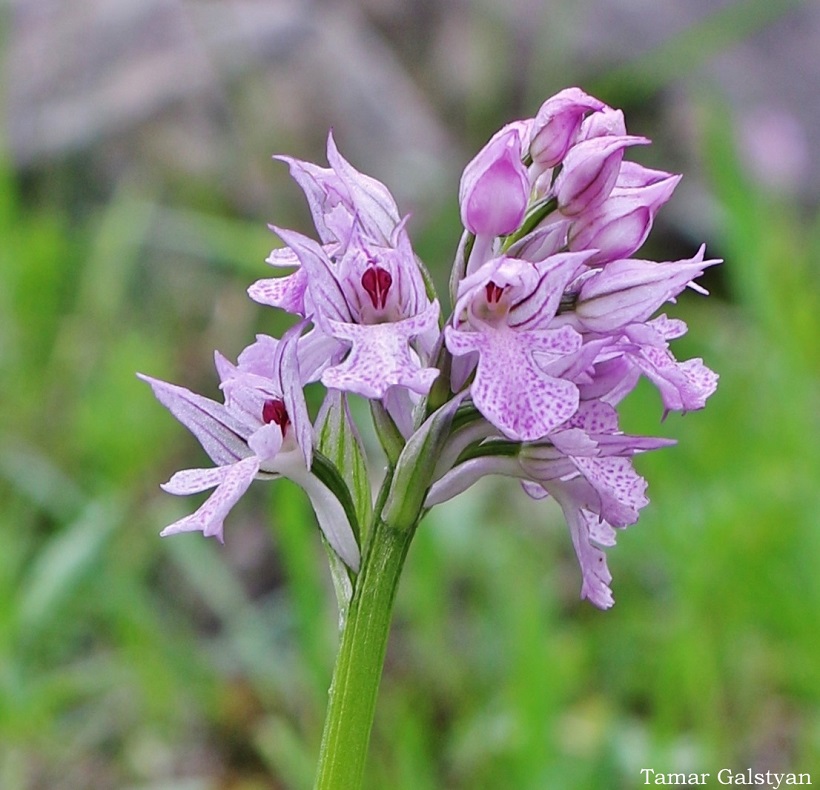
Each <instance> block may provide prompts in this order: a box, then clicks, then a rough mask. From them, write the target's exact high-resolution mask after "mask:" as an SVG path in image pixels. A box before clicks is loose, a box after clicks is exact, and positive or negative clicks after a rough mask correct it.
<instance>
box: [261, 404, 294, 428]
mask: <svg viewBox="0 0 820 790" xmlns="http://www.w3.org/2000/svg"><path fill="white" fill-rule="evenodd" d="M262 422H264V423H265V424H266V425H267V424H269V423H272V422H275V423H276V424H277V425H278V426H279V427H280V428H281V429H282V433H284V432H285V428H287V427H288V425H290V417H288V410H287V409H286V408H285V402H284V401H283V400H280V399H279V398H272V399H271V400H266V401H265V403H264V404H263V405H262Z"/></svg>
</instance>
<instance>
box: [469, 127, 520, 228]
mask: <svg viewBox="0 0 820 790" xmlns="http://www.w3.org/2000/svg"><path fill="white" fill-rule="evenodd" d="M525 136H526V123H524V122H521V121H518V122H516V123H511V124H508V125H507V126H505V127H504V128H503V129H501V130H500V131H499V132H497V133H496V134H495V135H494V136H493V137H492V138H491V139H490V141H489V142H488V143H487V145H485V146H484V148H482V149H481V150H480V151H479V152H478V154H477V155H476V157H475V158H474V159H473V160H472V161H471V162H470V163H469V164H468V165H467V167H465V168H464V173H463V175H462V176H461V185H460V187H459V193H458V198H459V202H460V203H461V221H462V223H463V224H464V227H465V228H467V230H469V231H471V232H472V233H475V234H476V236H478V235H484V236H505V235H507V234H508V233H512V232H513V231H514V230H516V229H517V228H518V227H519V226H520V225H521V222H522V221H523V220H524V214H525V212H526V210H527V201H528V200H529V194H530V183H529V178H528V176H527V168H526V167H524V164H523V162H522V161H521V156H522V138H524V137H525Z"/></svg>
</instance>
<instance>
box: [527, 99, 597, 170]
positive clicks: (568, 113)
mask: <svg viewBox="0 0 820 790" xmlns="http://www.w3.org/2000/svg"><path fill="white" fill-rule="evenodd" d="M604 107H606V105H605V104H604V103H603V102H602V101H599V100H598V99H595V98H593V97H592V96H589V95H588V94H586V93H584V92H583V91H582V90H581V89H580V88H567V89H566V90H563V91H561V92H560V93H556V94H555V96H553V97H552V98H550V99H547V101H545V102H544V103H543V104H542V105H541V109H540V110H538V114H537V115H536V116H535V119H534V120H533V125H532V129H531V132H530V156H531V157H532V161H533V162H534V163H535V164H537V165H540V166H541V167H543V168H550V167H554V166H555V165H557V164H558V163H559V162H560V161H561V160H562V159H563V158H564V156H565V155H566V153H567V151H568V150H569V148H570V146H571V145H572V144H573V143H574V142H575V138H576V136H577V134H578V130H579V128H580V127H581V122H582V121H583V120H584V116H586V115H587V114H588V113H590V112H594V111H596V110H602V109H603V108H604Z"/></svg>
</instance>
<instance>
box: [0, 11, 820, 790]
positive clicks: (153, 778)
mask: <svg viewBox="0 0 820 790" xmlns="http://www.w3.org/2000/svg"><path fill="white" fill-rule="evenodd" d="M1 12H2V14H3V22H4V24H3V30H4V36H3V43H2V55H3V64H4V65H3V68H4V72H5V74H4V76H5V81H4V82H5V89H4V93H3V104H4V110H3V123H4V132H3V148H2V152H3V153H2V159H0V228H1V229H2V231H1V232H2V243H0V406H1V407H2V408H0V788H2V789H3V790H35V789H38V790H39V788H43V789H44V790H51V789H52V788H57V789H58V790H61V789H63V788H72V789H73V788H93V789H96V788H134V789H136V788H140V789H141V790H149V788H150V789H151V790H159V789H160V788H163V789H169V790H170V789H171V788H174V789H176V788H179V789H180V790H215V789H216V788H220V789H223V788H231V789H232V790H251V789H252V788H287V790H299V789H300V788H305V787H310V786H311V782H312V772H313V767H314V764H315V759H316V754H317V750H318V743H319V737H320V732H321V724H322V717H323V712H324V703H325V700H326V693H327V686H328V682H329V678H330V670H331V667H332V663H333V659H334V653H335V644H336V642H335V640H336V635H335V625H336V623H335V618H336V614H335V603H334V597H333V593H332V589H331V585H330V580H329V576H328V573H327V569H326V564H325V560H324V557H323V550H322V547H321V545H320V541H319V539H318V535H317V531H316V529H315V527H314V525H313V521H312V515H311V513H310V511H309V508H308V506H307V503H306V501H305V500H304V498H303V497H302V495H301V492H300V491H299V490H298V489H296V488H294V487H292V486H290V485H289V484H288V483H286V482H277V483H275V484H269V485H265V484H261V483H257V484H255V485H254V486H253V487H252V489H251V492H250V493H249V495H248V496H246V497H245V498H244V499H243V501H242V502H241V503H240V505H239V506H238V507H237V508H235V510H234V512H233V513H232V515H231V517H230V518H229V521H228V524H227V528H226V543H225V546H224V547H221V546H219V545H218V544H217V543H215V542H213V541H207V540H204V539H203V538H202V537H201V536H197V535H189V536H179V537H175V538H173V539H167V540H160V539H159V538H158V536H157V533H158V532H159V530H160V529H161V528H162V527H163V526H165V525H166V524H167V523H169V522H171V521H173V520H174V519H176V518H178V517H179V516H181V515H183V514H184V513H186V512H190V510H191V509H192V507H193V503H192V502H191V501H185V500H180V499H177V498H174V497H171V496H168V495H165V494H163V493H162V492H161V491H160V490H159V488H158V483H160V482H162V481H164V480H166V479H167V478H168V476H170V474H171V473H172V472H173V471H175V470H176V469H179V468H183V467H189V466H197V465H201V464H203V463H205V462H206V459H205V457H204V455H203V453H202V451H201V450H200V449H199V447H198V445H197V444H196V442H195V441H194V440H193V439H192V438H191V437H190V436H189V435H188V434H187V432H186V431H185V430H184V429H183V428H182V427H181V426H179V425H178V424H177V423H176V422H175V421H174V419H173V418H172V417H171V416H170V415H169V414H168V413H167V412H166V411H165V410H164V409H163V408H162V407H161V406H159V404H157V403H156V402H155V401H154V399H153V397H152V396H151V393H150V391H149V389H148V388H147V387H146V386H145V385H144V384H142V383H141V382H139V381H138V380H137V379H136V377H135V375H134V373H135V371H137V370H139V371H143V372H146V373H149V374H151V375H154V376H158V377H161V378H166V379H168V380H171V381H174V382H177V383H180V384H183V385H185V386H187V387H189V388H191V389H194V390H198V391H200V392H203V393H205V394H209V395H211V396H216V395H217V390H216V386H215V384H216V376H215V373H214V371H213V368H212V350H213V349H214V348H218V349H220V350H221V351H222V352H223V353H225V354H226V355H228V356H229V357H232V356H235V355H236V354H237V353H238V352H239V351H240V350H241V349H242V348H243V347H244V346H245V345H247V344H248V343H249V342H250V341H251V340H252V338H253V336H254V333H255V332H260V331H262V332H270V333H274V332H277V331H278V330H279V329H280V328H281V326H282V323H281V317H280V316H277V315H276V314H275V311H272V310H266V309H263V308H260V307H259V306H257V305H255V304H253V303H252V302H251V301H250V300H249V299H248V298H247V296H246V294H245V288H246V287H247V286H248V285H249V284H250V283H251V282H252V281H253V280H255V279H257V278H259V277H264V276H268V272H269V270H268V268H267V267H266V266H265V264H264V262H263V261H264V258H265V256H266V255H267V253H268V252H269V250H270V248H271V246H272V245H273V243H274V238H273V236H272V235H271V234H270V233H269V232H268V231H267V229H266V223H267V222H269V221H275V222H276V223H277V224H279V225H283V226H286V227H287V226H290V227H296V228H299V229H300V230H302V231H304V232H310V229H309V217H308V214H307V211H306V207H305V205H304V200H303V197H302V195H301V192H300V191H299V190H298V188H297V187H296V186H295V185H294V184H292V183H290V181H289V179H288V176H287V172H286V168H285V167H284V166H283V165H281V164H278V163H274V162H271V161H270V159H269V157H270V155H271V154H272V153H279V152H283V153H288V154H292V155H294V156H298V157H302V158H306V159H312V160H315V161H319V162H322V163H324V161H325V160H324V154H323V147H324V142H325V137H326V134H327V130H328V128H329V127H331V126H332V127H334V129H335V133H336V137H337V140H338V142H339V146H340V148H341V150H342V151H343V152H344V153H345V154H346V155H347V156H348V157H349V158H350V159H351V160H352V161H353V163H354V164H355V165H356V166H357V167H359V168H360V169H362V170H364V171H366V172H368V173H371V174H372V175H374V176H377V177H379V178H381V179H382V180H384V181H385V182H386V183H387V184H388V185H389V186H390V187H391V189H393V190H394V192H395V193H396V195H397V197H398V201H399V205H400V208H401V209H402V210H403V211H412V212H413V219H412V222H411V235H412V238H413V240H414V244H415V246H416V249H417V251H418V253H419V254H420V255H421V256H422V258H424V260H425V261H426V262H427V264H428V265H429V266H430V268H431V269H432V270H433V271H434V275H435V277H436V278H437V280H438V282H440V283H444V282H446V278H447V274H448V269H449V265H450V262H451V260H452V256H453V253H454V250H455V245H456V243H457V238H458V206H457V201H456V195H457V185H458V176H459V173H460V169H461V168H462V167H463V165H464V164H465V163H466V162H467V161H468V160H469V158H470V157H471V155H472V154H473V153H474V152H475V150H477V148H478V147H479V146H480V145H481V144H482V143H483V142H484V141H485V140H486V139H487V138H488V137H489V135H490V134H491V133H492V132H493V131H495V130H496V129H497V128H498V127H499V126H500V125H501V124H503V123H505V122H506V121H508V120H511V119H513V118H516V117H524V116H528V115H532V114H533V113H534V111H535V110H537V108H538V106H539V104H540V103H541V101H542V100H543V99H544V98H546V97H547V96H549V95H551V94H552V93H554V92H556V91H557V90H559V89H561V88H563V87H565V86H567V85H572V84H579V85H581V86H582V87H584V88H585V89H586V90H587V91H589V92H591V93H593V94H595V95H597V96H599V97H600V98H602V99H604V100H605V101H607V102H609V103H610V104H613V105H615V106H619V107H623V108H624V109H625V111H626V113H627V122H628V124H629V128H630V131H632V132H633V133H637V134H646V135H648V136H650V137H652V138H653V140H654V141H655V144H654V145H653V146H652V147H651V148H650V149H648V150H641V151H639V152H636V154H635V158H636V159H637V158H640V161H642V162H644V163H645V164H648V165H650V166H655V167H660V168H663V169H668V170H674V171H679V172H683V173H684V174H685V178H684V181H683V183H682V185H681V187H680V188H679V190H678V192H677V193H676V195H675V197H674V198H673V200H672V202H671V203H670V204H669V205H668V206H667V207H666V208H665V210H664V211H663V212H662V214H661V217H660V218H659V220H658V222H657V224H656V229H655V232H654V235H653V237H652V239H651V241H650V243H649V244H648V245H647V246H646V248H645V250H644V253H645V257H654V258H656V259H660V260H669V259H675V258H680V257H688V256H690V255H691V254H692V253H693V252H694V251H695V250H696V248H697V246H698V244H699V243H700V241H702V240H705V241H706V242H707V243H708V252H709V254H710V255H712V256H720V257H723V258H725V260H726V263H725V265H724V266H722V267H719V270H710V272H709V274H708V277H707V278H706V284H707V285H708V287H709V288H710V289H711V290H712V296H711V297H710V298H709V299H704V298H702V297H700V296H697V295H695V294H690V295H686V296H684V297H683V298H682V299H681V300H680V303H679V305H677V306H675V307H673V308H672V311H671V312H672V314H673V315H675V316H679V317H683V318H685V319H686V320H687V321H688V322H689V324H690V334H689V335H688V336H687V337H686V338H685V339H683V340H681V341H678V342H677V348H676V351H677V354H678V356H679V358H687V357H691V356H702V357H703V358H704V360H705V361H706V363H707V364H708V365H710V366H711V367H713V368H714V369H716V370H717V371H718V372H719V373H720V374H721V382H720V387H719V389H718V392H717V394H716V395H715V396H714V397H713V398H712V400H711V401H710V403H709V405H708V408H707V409H706V410H705V411H703V412H699V413H693V414H689V415H686V416H684V417H679V416H671V417H670V418H669V419H668V420H667V421H666V422H665V423H662V424H661V422H660V417H661V405H660V401H659V398H658V397H657V395H656V393H654V392H653V391H652V390H651V388H649V387H646V388H644V387H641V388H639V389H638V390H637V391H636V392H635V393H634V394H633V396H632V397H631V398H630V399H629V400H628V401H627V402H626V403H625V404H624V406H625V408H624V418H623V422H624V426H625V428H626V429H627V430H629V431H634V432H643V433H647V434H655V435H658V434H659V435H666V436H673V437H676V438H677V439H678V440H679V445H678V446H677V447H675V448H672V449H668V450H664V451H663V452H658V453H655V454H651V455H648V456H646V457H643V458H639V459H638V461H637V465H638V468H639V470H640V471H641V472H642V473H643V474H644V475H645V476H646V477H647V478H648V480H649V482H650V489H649V493H650V496H651V498H652V504H651V505H650V506H649V507H648V508H647V509H646V511H645V512H644V514H643V516H642V518H641V520H640V522H639V524H638V525H636V526H634V527H632V528H630V529H629V530H627V531H626V532H624V533H622V534H620V536H619V543H618V546H617V547H616V548H613V549H611V550H610V551H609V563H610V567H611V569H612V572H613V575H614V583H613V588H614V592H615V597H616V605H615V607H614V609H612V610H610V611H608V612H600V611H598V610H597V609H595V608H594V607H592V606H590V605H589V604H587V603H581V602H579V601H578V592H579V589H580V574H579V571H578V568H577V564H576V561H575V559H574V555H573V553H572V548H571V543H570V540H569V536H568V533H567V530H566V528H565V526H564V525H563V524H562V522H561V518H560V515H559V513H558V512H557V509H556V508H554V507H553V506H552V505H551V504H549V503H535V502H532V501H530V500H528V499H527V497H526V496H524V495H523V493H522V492H521V491H520V489H519V487H518V486H517V485H515V484H514V483H512V482H510V481H507V480H497V481H496V480H490V481H487V482H486V483H485V484H484V485H481V486H478V487H477V488H476V489H475V490H472V491H470V492H469V493H468V494H466V495H464V496H462V497H461V498H459V499H458V500H456V501H454V502H453V503H450V504H448V505H446V506H443V507H441V508H439V509H437V510H436V511H434V512H433V513H432V514H431V516H430V517H429V518H428V520H427V521H426V522H425V523H424V524H423V525H422V527H421V529H420V531H419V533H418V536H417V538H416V541H415V543H414V546H413V547H412V549H411V553H410V557H409V561H408V565H407V570H406V575H405V578H404V579H403V582H402V586H401V588H400V590H399V597H398V602H397V611H396V619H395V627H394V632H393V635H392V640H391V643H390V647H389V651H388V658H387V666H386V671H385V677H384V680H383V683H382V691H381V697H380V702H379V708H378V712H377V721H376V727H375V732H374V736H373V743H372V751H371V758H370V765H369V772H368V783H367V786H368V787H369V788H374V789H375V788H384V787H391V788H398V789H399V790H401V789H403V788H407V790H428V789H429V790H433V789H436V788H471V790H473V789H478V790H481V789H483V788H486V789H487V790H491V789H492V790H494V789H495V788H516V790H518V789H521V790H529V789H532V790H537V789H538V790H540V789H541V788H548V787H549V788H570V789H575V788H578V789H579V790H581V789H583V788H634V787H638V786H639V785H641V784H642V777H641V774H640V772H639V771H640V768H644V767H648V768H653V769H655V770H657V771H665V772H670V771H687V772H688V771H697V772H711V773H712V778H713V780H714V778H715V775H716V773H717V771H718V770H720V769H721V768H731V769H733V770H734V771H745V770H747V769H748V768H752V769H753V770H755V771H762V772H765V771H767V770H771V771H778V772H784V771H785V772H788V771H794V772H809V773H811V774H812V777H813V781H814V782H815V783H817V782H818V781H820V706H819V703H820V571H818V567H820V529H818V528H819V527H820V516H818V513H820V493H818V491H820V449H818V439H819V438H820V418H819V417H818V414H819V413H820V387H819V386H818V384H819V379H820V352H818V337H819V336H820V264H819V263H818V261H820V220H819V219H818V211H817V205H818V200H817V198H818V189H817V185H818V183H819V181H818V170H820V163H818V161H817V152H818V150H820V144H819V142H820V140H819V138H818V132H817V129H818V128H820V101H819V100H818V94H817V85H818V84H820V66H818V63H817V58H816V55H815V54H814V53H816V51H817V47H818V46H820V8H819V7H818V6H817V5H816V4H814V3H808V2H806V3H800V2H796V1H795V2H787V1H786V0H781V2H779V3H771V2H766V3H763V2H754V1H749V0H746V2H711V1H710V2H707V1H706V0H703V2H698V0H686V2H672V0H668V1H667V2H658V3H653V4H645V3H643V4H642V3H639V2H637V0H631V1H630V0H584V2H578V3H571V2H563V3H562V2H554V3H540V2H537V1H536V0H531V1H529V2H528V1H527V0H518V1H517V2H505V3H500V2H499V3H493V2H490V1H489V0H484V1H483V2H482V1H481V0H459V1H458V2H456V1H454V2H452V3H450V2H444V0H441V1H440V2H435V0H427V1H426V2H421V3H417V4H409V3H407V4H405V3H401V2H399V1H398V0H392V1H391V0H368V2H364V3H352V2H336V3H330V2H327V3H307V2H293V3H286V2H271V3H262V2H253V1H252V0H250V1H247V2H193V0H191V1H190V2H184V1H183V0H150V2H149V1H147V0H146V2H137V0H134V1H133V2H128V1H127V0H119V2H117V0H107V1H104V0H82V2H80V0H78V2H74V3H63V2H60V0H18V2H11V3H7V4H6V5H5V6H4V7H3V8H2V11H1ZM712 786H717V785H716V783H713V785H712Z"/></svg>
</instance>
